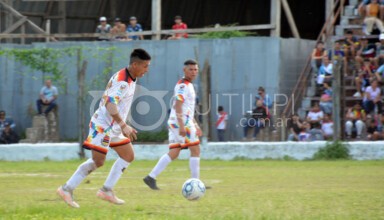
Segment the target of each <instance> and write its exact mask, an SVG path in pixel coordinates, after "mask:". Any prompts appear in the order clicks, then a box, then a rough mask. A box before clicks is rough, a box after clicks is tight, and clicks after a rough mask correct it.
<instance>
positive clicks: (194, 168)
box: [189, 157, 200, 179]
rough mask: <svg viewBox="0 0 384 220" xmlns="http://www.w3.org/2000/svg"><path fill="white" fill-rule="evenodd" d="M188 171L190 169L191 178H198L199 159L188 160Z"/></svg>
mask: <svg viewBox="0 0 384 220" xmlns="http://www.w3.org/2000/svg"><path fill="white" fill-rule="evenodd" d="M189 169H191V178H197V179H199V178H200V157H191V158H189Z"/></svg>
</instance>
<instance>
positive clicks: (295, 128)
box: [288, 114, 303, 141]
mask: <svg viewBox="0 0 384 220" xmlns="http://www.w3.org/2000/svg"><path fill="white" fill-rule="evenodd" d="M288 123H289V124H288V128H289V130H290V131H291V133H290V134H289V136H288V141H298V140H299V134H300V132H301V129H302V127H303V124H302V122H301V120H300V118H299V115H298V114H293V115H292V117H291V120H289V122H288Z"/></svg>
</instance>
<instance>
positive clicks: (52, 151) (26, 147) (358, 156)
mask: <svg viewBox="0 0 384 220" xmlns="http://www.w3.org/2000/svg"><path fill="white" fill-rule="evenodd" d="M324 146H325V142H323V141H318V142H310V143H303V142H301V143H297V142H268V143H265V142H248V143H246V142H227V143H223V142H211V143H208V144H206V145H203V146H202V149H201V158H202V159H205V160H215V159H220V160H233V159H236V158H243V159H266V158H268V159H283V158H284V157H286V156H288V157H291V158H294V159H297V160H304V159H308V158H311V157H312V156H313V154H314V153H316V152H317V151H318V150H319V148H321V147H324ZM134 149H135V158H136V160H158V159H159V158H160V157H161V156H162V155H163V154H164V153H166V152H168V146H167V145H165V144H164V145H134ZM349 150H350V154H351V155H352V157H353V159H355V160H382V159H384V142H383V141H381V142H350V143H349ZM78 152H79V145H78V144H76V143H61V144H12V145H0V160H4V161H23V160H35V161H42V160H45V159H49V160H54V161H62V160H71V159H77V158H79V156H78ZM89 152H90V151H86V153H87V156H88V157H89V156H90V153H89ZM116 157H117V155H116V153H115V152H114V151H113V150H110V153H108V157H107V159H115V158H116ZM187 158H189V151H187V150H185V151H182V153H181V154H180V159H187Z"/></svg>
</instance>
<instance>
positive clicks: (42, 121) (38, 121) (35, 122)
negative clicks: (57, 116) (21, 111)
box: [32, 115, 47, 128]
mask: <svg viewBox="0 0 384 220" xmlns="http://www.w3.org/2000/svg"><path fill="white" fill-rule="evenodd" d="M46 123H47V119H46V118H45V116H40V115H36V116H34V117H33V119H32V127H34V128H43V127H45V126H46Z"/></svg>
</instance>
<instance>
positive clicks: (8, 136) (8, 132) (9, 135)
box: [0, 122, 19, 144]
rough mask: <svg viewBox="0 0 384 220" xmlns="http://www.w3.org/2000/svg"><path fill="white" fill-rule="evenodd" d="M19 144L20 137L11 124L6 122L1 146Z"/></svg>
mask: <svg viewBox="0 0 384 220" xmlns="http://www.w3.org/2000/svg"><path fill="white" fill-rule="evenodd" d="M14 143H19V136H18V135H17V134H16V132H14V131H13V130H12V128H11V124H9V123H8V122H5V124H4V130H3V131H2V133H1V136H0V144H14Z"/></svg>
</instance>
